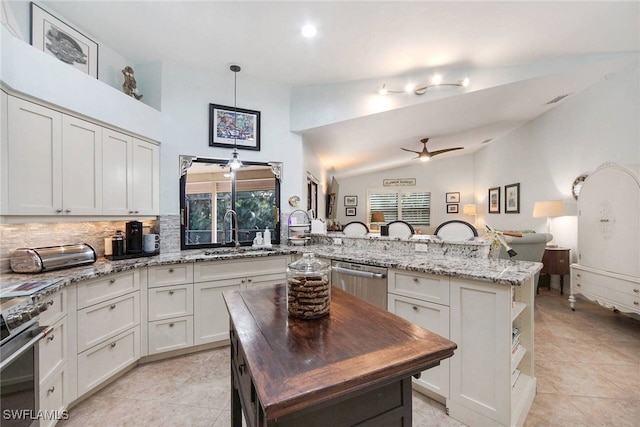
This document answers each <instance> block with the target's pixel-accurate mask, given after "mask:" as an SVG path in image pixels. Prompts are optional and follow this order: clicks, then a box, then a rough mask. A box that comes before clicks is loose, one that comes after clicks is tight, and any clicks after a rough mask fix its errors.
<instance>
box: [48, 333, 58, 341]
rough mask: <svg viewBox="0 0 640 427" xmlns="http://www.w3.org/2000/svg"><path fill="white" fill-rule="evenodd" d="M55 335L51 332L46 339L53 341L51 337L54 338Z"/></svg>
mask: <svg viewBox="0 0 640 427" xmlns="http://www.w3.org/2000/svg"><path fill="white" fill-rule="evenodd" d="M55 337H56V336H55V335H54V334H51V335H49V336H48V337H47V339H48V340H49V341H53V339H54V338H55Z"/></svg>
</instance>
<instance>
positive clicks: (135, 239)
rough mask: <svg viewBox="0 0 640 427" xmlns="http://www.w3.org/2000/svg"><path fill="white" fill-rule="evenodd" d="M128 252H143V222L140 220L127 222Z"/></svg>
mask: <svg viewBox="0 0 640 427" xmlns="http://www.w3.org/2000/svg"><path fill="white" fill-rule="evenodd" d="M127 253H128V254H141V253H142V223H141V222H140V221H129V222H127Z"/></svg>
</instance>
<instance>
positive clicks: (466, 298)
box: [447, 278, 536, 426]
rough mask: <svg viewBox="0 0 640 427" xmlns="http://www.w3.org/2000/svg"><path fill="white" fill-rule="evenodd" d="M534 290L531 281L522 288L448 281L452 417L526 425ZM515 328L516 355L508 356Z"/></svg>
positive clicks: (532, 382) (531, 373)
mask: <svg viewBox="0 0 640 427" xmlns="http://www.w3.org/2000/svg"><path fill="white" fill-rule="evenodd" d="M533 289H534V287H533V278H531V279H529V280H528V281H527V282H526V283H525V284H523V285H521V286H505V285H501V284H493V283H489V282H476V281H472V280H462V279H452V280H451V311H450V322H451V327H450V331H451V337H450V339H451V341H453V342H455V343H457V344H458V349H457V350H456V351H455V353H454V355H453V357H452V358H451V390H450V396H451V398H450V399H449V400H448V402H447V407H448V409H449V415H450V416H452V417H453V418H455V419H457V420H459V421H462V422H463V423H465V424H468V425H503V426H511V425H522V424H523V423H524V420H525V418H526V415H527V413H528V411H529V408H530V407H531V404H532V403H533V399H534V397H535V392H536V380H535V377H534V360H533V322H532V320H533V317H532V316H533V313H532V307H533ZM514 327H516V328H517V329H518V331H519V334H520V337H519V343H520V344H521V345H522V348H521V349H520V353H519V354H518V355H516V354H515V353H513V354H512V347H513V345H512V343H513V328H514ZM516 353H517V352H516ZM516 369H517V370H518V371H519V372H518V373H517V377H514V373H515V370H516ZM512 380H514V381H512Z"/></svg>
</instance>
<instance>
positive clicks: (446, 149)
mask: <svg viewBox="0 0 640 427" xmlns="http://www.w3.org/2000/svg"><path fill="white" fill-rule="evenodd" d="M463 148H464V147H455V148H445V149H444V150H436V151H432V152H431V153H429V154H431V156H432V157H433V156H437V155H438V154H443V153H448V152H449V151H456V150H462V149H463Z"/></svg>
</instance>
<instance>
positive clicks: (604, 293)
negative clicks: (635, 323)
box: [571, 271, 640, 310]
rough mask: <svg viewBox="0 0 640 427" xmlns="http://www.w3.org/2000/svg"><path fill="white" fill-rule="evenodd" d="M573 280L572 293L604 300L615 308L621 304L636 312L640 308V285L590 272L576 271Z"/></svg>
mask: <svg viewBox="0 0 640 427" xmlns="http://www.w3.org/2000/svg"><path fill="white" fill-rule="evenodd" d="M571 279H572V280H571V290H572V293H584V294H589V295H591V296H593V297H597V298H602V299H604V300H605V301H606V302H608V303H610V304H612V305H614V306H615V305H616V304H620V305H624V306H627V307H630V308H633V309H634V310H638V308H640V297H639V293H638V292H636V290H639V289H640V284H638V283H633V282H630V281H626V280H621V279H618V278H615V277H610V276H606V275H601V274H597V273H591V272H588V271H574V272H573V275H572V278H571Z"/></svg>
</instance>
